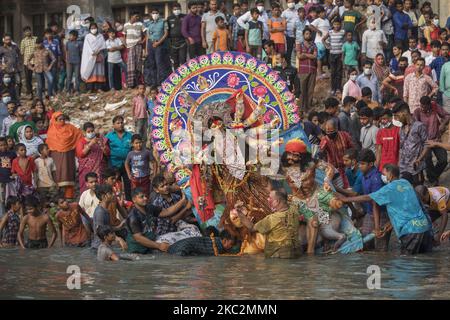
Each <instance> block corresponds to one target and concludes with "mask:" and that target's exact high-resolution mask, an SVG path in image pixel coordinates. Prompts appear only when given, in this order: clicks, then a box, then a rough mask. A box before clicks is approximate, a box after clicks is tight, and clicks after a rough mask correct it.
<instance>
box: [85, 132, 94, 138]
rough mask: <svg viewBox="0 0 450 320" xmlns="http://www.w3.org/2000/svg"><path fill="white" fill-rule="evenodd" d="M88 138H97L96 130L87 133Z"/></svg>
mask: <svg viewBox="0 0 450 320" xmlns="http://www.w3.org/2000/svg"><path fill="white" fill-rule="evenodd" d="M86 138H88V139H94V138H95V132H89V133H86Z"/></svg>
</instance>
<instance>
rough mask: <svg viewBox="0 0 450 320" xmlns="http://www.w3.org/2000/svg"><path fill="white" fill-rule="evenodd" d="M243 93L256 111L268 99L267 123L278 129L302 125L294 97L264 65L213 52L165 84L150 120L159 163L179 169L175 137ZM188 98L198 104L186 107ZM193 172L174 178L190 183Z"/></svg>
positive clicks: (245, 56) (242, 55)
mask: <svg viewBox="0 0 450 320" xmlns="http://www.w3.org/2000/svg"><path fill="white" fill-rule="evenodd" d="M237 90H242V91H243V92H244V94H245V95H246V96H247V98H249V99H250V101H251V102H252V103H254V105H255V106H256V105H257V102H258V100H259V98H263V99H265V107H266V113H265V114H264V116H263V119H264V122H265V123H269V122H270V121H271V119H273V116H277V117H278V118H279V119H280V123H279V126H278V128H279V129H281V130H287V129H288V128H289V127H290V126H291V125H294V124H296V123H298V121H299V118H298V115H297V106H296V105H295V103H294V99H295V97H294V95H293V94H292V93H291V92H289V89H288V86H287V84H286V83H285V82H284V81H283V80H282V79H280V78H279V76H278V74H277V73H276V72H274V71H273V70H271V68H270V67H269V66H268V65H267V64H265V63H264V62H262V61H259V60H257V59H255V58H254V57H252V56H250V55H248V54H245V53H240V52H215V53H212V54H208V55H203V56H200V57H197V58H195V59H191V60H189V61H188V62H187V63H185V64H184V65H182V66H180V67H179V68H178V69H177V70H176V71H175V72H173V73H172V74H171V75H170V76H169V77H168V78H167V80H166V81H164V82H163V83H162V84H161V90H160V92H159V94H158V96H157V100H156V105H155V107H154V117H153V119H152V139H153V142H154V146H155V147H156V149H157V151H158V153H159V155H160V159H161V161H162V163H163V164H166V165H168V166H169V169H173V168H175V167H176V163H175V160H174V153H176V152H177V150H178V147H179V145H180V143H182V141H180V139H179V137H177V135H174V134H173V132H174V131H176V130H179V129H184V130H186V129H188V128H190V118H189V117H188V115H189V114H190V115H194V114H195V112H196V110H195V109H197V108H202V105H204V104H205V103H212V102H218V101H221V102H222V101H225V100H227V98H228V97H230V96H231V95H232V94H233V93H234V92H236V91H237ZM185 94H188V95H189V96H190V97H191V98H192V100H195V101H196V106H192V103H189V101H186V100H187V99H186V97H185ZM189 174H190V172H189V170H187V169H185V168H183V169H180V170H178V171H177V172H176V174H175V176H176V178H177V180H182V179H183V178H186V177H188V176H189Z"/></svg>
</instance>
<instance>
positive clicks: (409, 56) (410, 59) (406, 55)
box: [402, 49, 429, 65]
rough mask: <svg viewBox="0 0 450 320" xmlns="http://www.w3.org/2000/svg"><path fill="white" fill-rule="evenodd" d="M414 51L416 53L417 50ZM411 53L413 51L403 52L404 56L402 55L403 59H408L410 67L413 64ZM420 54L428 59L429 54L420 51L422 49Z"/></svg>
mask: <svg viewBox="0 0 450 320" xmlns="http://www.w3.org/2000/svg"><path fill="white" fill-rule="evenodd" d="M414 51H416V50H414ZM411 52H412V51H411V50H408V51H405V52H403V54H402V57H406V58H408V65H410V64H411V63H412V58H411ZM419 52H420V55H421V57H422V58H424V59H426V58H427V56H428V55H429V54H428V52H426V51H423V50H420V49H419Z"/></svg>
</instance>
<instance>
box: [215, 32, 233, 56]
mask: <svg viewBox="0 0 450 320" xmlns="http://www.w3.org/2000/svg"><path fill="white" fill-rule="evenodd" d="M213 41H214V43H215V46H214V50H215V51H227V50H229V48H228V30H227V29H216V31H214V34H213Z"/></svg>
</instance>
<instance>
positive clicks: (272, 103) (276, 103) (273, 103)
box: [270, 101, 278, 107]
mask: <svg viewBox="0 0 450 320" xmlns="http://www.w3.org/2000/svg"><path fill="white" fill-rule="evenodd" d="M270 105H271V106H273V107H276V106H277V105H278V102H276V101H272V102H271V103H270Z"/></svg>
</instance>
